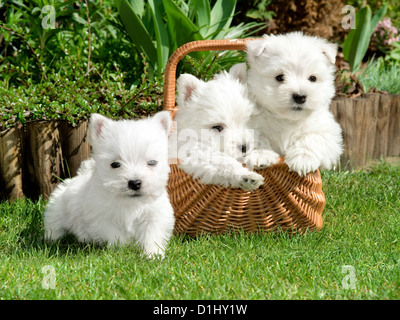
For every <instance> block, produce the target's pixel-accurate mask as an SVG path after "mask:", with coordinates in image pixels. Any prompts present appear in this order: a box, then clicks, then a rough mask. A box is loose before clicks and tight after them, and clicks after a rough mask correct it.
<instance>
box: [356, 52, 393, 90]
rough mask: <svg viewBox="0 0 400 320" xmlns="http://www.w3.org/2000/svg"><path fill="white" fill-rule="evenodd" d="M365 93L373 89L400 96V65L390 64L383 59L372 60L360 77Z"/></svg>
mask: <svg viewBox="0 0 400 320" xmlns="http://www.w3.org/2000/svg"><path fill="white" fill-rule="evenodd" d="M358 78H359V80H360V81H361V83H362V85H363V86H364V89H365V92H368V90H369V89H370V88H372V87H374V88H376V89H378V90H382V91H387V92H389V93H391V94H400V82H399V81H397V80H395V79H399V78H400V67H399V65H398V64H396V63H393V64H388V63H387V62H385V61H384V60H383V59H382V58H379V59H376V60H371V61H370V62H369V63H368V65H367V67H366V68H364V69H362V70H361V72H360V74H359V75H358Z"/></svg>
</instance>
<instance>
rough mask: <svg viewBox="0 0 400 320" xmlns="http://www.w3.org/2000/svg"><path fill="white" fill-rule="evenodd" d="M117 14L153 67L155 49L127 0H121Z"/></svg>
mask: <svg viewBox="0 0 400 320" xmlns="http://www.w3.org/2000/svg"><path fill="white" fill-rule="evenodd" d="M119 16H120V18H121V21H122V23H123V25H124V26H125V29H126V32H127V33H128V35H129V37H130V38H131V39H132V41H133V43H134V44H135V46H137V47H138V48H139V49H140V51H142V52H143V53H144V54H145V55H146V56H147V57H148V58H149V62H150V64H151V65H152V66H153V68H154V67H155V64H156V62H157V50H156V48H155V47H154V44H153V41H152V39H151V37H150V36H149V34H148V32H147V30H146V28H145V26H144V25H143V23H142V21H141V20H140V19H139V17H138V16H137V14H136V13H135V11H134V10H133V8H132V7H131V5H130V4H129V2H128V1H127V0H121V4H120V7H119Z"/></svg>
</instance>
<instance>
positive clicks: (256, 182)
mask: <svg viewBox="0 0 400 320" xmlns="http://www.w3.org/2000/svg"><path fill="white" fill-rule="evenodd" d="M263 183H264V177H263V176H262V175H260V174H258V173H256V172H252V171H249V172H248V174H245V175H241V176H239V181H238V187H239V188H241V189H243V190H246V191H253V190H256V189H258V188H259V187H260V186H261V185H262V184H263Z"/></svg>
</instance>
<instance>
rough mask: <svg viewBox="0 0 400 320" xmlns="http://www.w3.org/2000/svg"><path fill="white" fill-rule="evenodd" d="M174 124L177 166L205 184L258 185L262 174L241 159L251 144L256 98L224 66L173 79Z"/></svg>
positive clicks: (226, 185) (247, 188) (251, 187)
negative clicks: (203, 76)
mask: <svg viewBox="0 0 400 320" xmlns="http://www.w3.org/2000/svg"><path fill="white" fill-rule="evenodd" d="M177 89H178V97H177V102H178V107H179V111H178V112H177V115H176V118H175V120H176V129H175V131H174V133H173V136H172V137H171V143H170V144H171V146H172V147H176V148H177V150H174V149H173V148H171V154H176V157H177V158H178V159H179V162H180V168H182V169H183V170H184V171H185V172H186V173H188V174H190V175H192V176H193V177H194V178H199V181H200V182H201V183H204V184H217V185H222V186H224V187H232V188H242V189H244V190H254V189H257V188H258V187H259V186H260V185H261V184H262V183H263V181H264V178H263V177H262V176H261V175H259V174H258V173H255V172H253V171H251V170H249V169H248V168H246V167H244V166H243V165H242V162H243V159H244V157H245V156H246V155H247V154H248V153H249V152H251V151H252V150H253V148H254V135H253V133H254V131H253V130H249V126H248V122H249V120H250V114H251V112H252V109H253V108H254V104H253V103H252V102H251V101H250V100H249V99H248V98H247V91H246V87H245V86H244V85H243V84H242V83H241V82H240V81H239V80H238V79H236V78H235V77H233V76H231V75H230V74H228V73H227V72H222V73H220V74H218V75H216V76H215V77H214V78H213V79H212V80H210V81H208V82H204V81H202V80H199V79H197V78H196V77H194V76H192V75H190V74H183V75H181V76H180V77H179V79H178V80H177Z"/></svg>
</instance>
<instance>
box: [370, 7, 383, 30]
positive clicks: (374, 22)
mask: <svg viewBox="0 0 400 320" xmlns="http://www.w3.org/2000/svg"><path fill="white" fill-rule="evenodd" d="M386 11H387V5H386V4H385V5H383V6H382V8H381V9H380V10H379V11H378V12H377V13H375V14H374V16H373V17H372V20H371V30H370V33H371V35H372V33H373V32H374V30H375V27H376V26H377V25H378V22H379V21H380V20H381V19H382V18H383V17H384V16H385V14H386Z"/></svg>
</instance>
